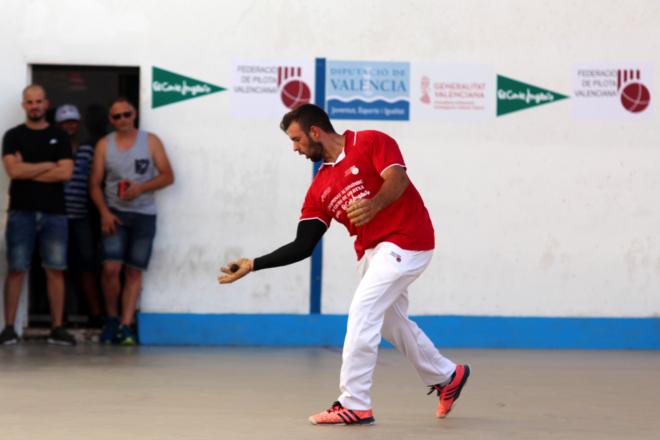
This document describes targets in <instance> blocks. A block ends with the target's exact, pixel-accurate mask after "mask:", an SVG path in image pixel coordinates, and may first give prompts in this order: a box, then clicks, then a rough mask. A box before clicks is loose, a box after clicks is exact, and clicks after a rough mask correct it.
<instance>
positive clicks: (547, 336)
mask: <svg viewBox="0 0 660 440" xmlns="http://www.w3.org/2000/svg"><path fill="white" fill-rule="evenodd" d="M138 319H139V331H140V341H141V343H143V344H146V345H241V346H331V347H341V346H342V344H343V341H344V332H345V330H346V316H345V315H233V314H227V315H224V314H223V315H196V314H161V313H140V315H139V317H138ZM412 319H413V320H414V321H415V322H417V323H418V325H419V326H420V327H421V328H422V329H423V330H424V331H425V332H426V334H427V335H428V336H429V337H430V338H431V340H432V341H433V342H434V343H435V344H436V346H438V347H443V348H539V349H540V348H543V349H639V350H658V349H660V318H539V317H521V318H518V317H490V316H417V317H412Z"/></svg>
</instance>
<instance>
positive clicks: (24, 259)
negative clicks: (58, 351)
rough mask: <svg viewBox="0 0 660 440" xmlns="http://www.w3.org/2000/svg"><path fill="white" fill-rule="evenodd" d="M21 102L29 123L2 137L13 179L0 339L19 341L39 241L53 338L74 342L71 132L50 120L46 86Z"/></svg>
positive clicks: (28, 89)
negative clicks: (70, 317) (68, 273)
mask: <svg viewBox="0 0 660 440" xmlns="http://www.w3.org/2000/svg"><path fill="white" fill-rule="evenodd" d="M22 106H23V109H24V110H25V115H26V120H25V123H24V124H21V125H18V126H16V127H14V128H12V129H11V130H8V131H7V132H6V133H5V136H4V138H3V140H2V162H3V163H4V166H5V170H6V171H7V174H8V175H9V178H10V179H11V184H10V187H9V215H8V219H7V229H6V243H7V263H8V272H7V279H6V280H5V328H4V330H3V331H2V333H0V344H2V345H9V344H16V343H17V342H18V335H17V334H16V331H15V329H14V322H15V320H16V310H17V309H18V301H19V298H20V295H21V287H22V285H23V279H24V278H25V273H26V272H27V271H28V269H29V268H30V263H31V262H32V252H33V250H34V247H35V246H39V254H40V255H41V261H42V266H43V268H44V269H45V271H46V283H47V288H48V299H49V302H50V314H51V317H52V323H51V324H52V331H51V333H50V336H49V338H48V343H50V344H55V345H75V343H76V341H75V339H74V338H73V336H72V335H71V334H70V333H68V332H67V331H66V330H65V329H64V327H63V326H62V321H63V318H64V294H65V291H64V270H65V269H66V264H67V240H68V224H67V217H66V214H65V210H64V188H63V184H62V182H64V181H67V180H69V179H71V173H72V171H73V160H72V154H71V144H70V142H69V138H68V136H67V135H66V133H64V132H63V131H61V130H60V129H58V128H56V127H53V126H51V125H50V124H49V123H48V121H46V109H48V99H47V98H46V92H45V90H44V88H43V87H41V86H39V85H36V84H32V85H30V86H28V87H26V88H25V89H24V90H23V102H22Z"/></svg>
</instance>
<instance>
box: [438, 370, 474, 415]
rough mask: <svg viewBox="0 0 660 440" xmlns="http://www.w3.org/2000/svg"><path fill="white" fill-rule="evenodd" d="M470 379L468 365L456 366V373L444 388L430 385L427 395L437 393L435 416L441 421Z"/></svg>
mask: <svg viewBox="0 0 660 440" xmlns="http://www.w3.org/2000/svg"><path fill="white" fill-rule="evenodd" d="M468 377H470V366H469V365H457V366H456V371H454V374H452V376H451V380H450V381H449V383H448V384H447V385H445V386H440V385H432V386H431V390H430V391H429V392H428V394H431V393H432V392H433V391H437V392H438V398H439V399H438V410H437V411H436V413H435V414H436V415H437V416H438V417H439V418H441V419H443V418H445V417H446V416H447V414H449V411H451V407H452V405H454V402H456V400H458V397H459V396H460V395H461V390H462V389H463V386H464V385H465V383H466V382H467V380H468Z"/></svg>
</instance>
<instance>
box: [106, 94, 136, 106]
mask: <svg viewBox="0 0 660 440" xmlns="http://www.w3.org/2000/svg"><path fill="white" fill-rule="evenodd" d="M118 102H125V103H126V104H128V105H130V106H131V107H133V109H137V107H135V104H133V102H132V101H131V100H130V99H128V98H127V97H125V96H118V97H116V98H115V99H113V100H112V102H111V103H110V105H109V106H108V108H112V106H113V105H115V104H117V103H118Z"/></svg>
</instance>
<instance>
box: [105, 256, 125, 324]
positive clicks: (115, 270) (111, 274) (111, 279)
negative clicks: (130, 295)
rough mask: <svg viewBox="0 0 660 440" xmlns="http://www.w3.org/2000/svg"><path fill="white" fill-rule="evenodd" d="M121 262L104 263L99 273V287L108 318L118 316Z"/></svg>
mask: <svg viewBox="0 0 660 440" xmlns="http://www.w3.org/2000/svg"><path fill="white" fill-rule="evenodd" d="M120 274H121V262H119V261H106V262H104V263H103V269H102V271H101V287H102V289H103V295H104V297H105V307H106V309H107V311H108V316H109V317H115V318H116V317H118V316H119V294H120V293H121V282H120V279H119V275H120Z"/></svg>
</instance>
